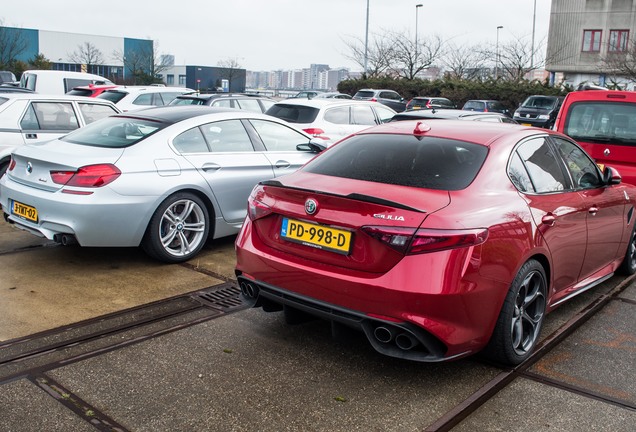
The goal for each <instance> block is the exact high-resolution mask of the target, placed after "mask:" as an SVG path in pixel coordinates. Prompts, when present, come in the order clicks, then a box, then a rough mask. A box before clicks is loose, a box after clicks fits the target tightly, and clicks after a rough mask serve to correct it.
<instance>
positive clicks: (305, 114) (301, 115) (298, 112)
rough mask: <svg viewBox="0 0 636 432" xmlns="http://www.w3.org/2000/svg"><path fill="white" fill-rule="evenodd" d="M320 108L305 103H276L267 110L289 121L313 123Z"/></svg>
mask: <svg viewBox="0 0 636 432" xmlns="http://www.w3.org/2000/svg"><path fill="white" fill-rule="evenodd" d="M319 111H320V110H319V109H318V108H313V107H310V106H304V105H291V104H290V105H287V104H276V105H273V106H272V107H271V108H270V109H268V110H267V112H266V113H265V114H269V115H271V116H274V117H278V118H279V119H282V120H285V121H287V122H289V123H311V122H313V121H314V120H316V117H317V116H318V112H319Z"/></svg>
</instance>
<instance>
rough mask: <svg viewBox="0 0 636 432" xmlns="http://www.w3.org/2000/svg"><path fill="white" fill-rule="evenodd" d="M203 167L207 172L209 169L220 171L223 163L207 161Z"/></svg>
mask: <svg viewBox="0 0 636 432" xmlns="http://www.w3.org/2000/svg"><path fill="white" fill-rule="evenodd" d="M201 169H202V170H203V171H205V172H208V171H218V170H220V169H221V165H219V164H215V163H206V164H203V166H202V167H201Z"/></svg>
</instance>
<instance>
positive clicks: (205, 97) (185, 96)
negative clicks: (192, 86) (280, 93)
mask: <svg viewBox="0 0 636 432" xmlns="http://www.w3.org/2000/svg"><path fill="white" fill-rule="evenodd" d="M230 97H244V98H255V99H256V98H263V99H269V97H267V96H264V95H258V94H253V93H203V94H201V93H196V94H182V95H179V96H177V97H176V99H199V100H208V99H217V98H218V99H222V98H230Z"/></svg>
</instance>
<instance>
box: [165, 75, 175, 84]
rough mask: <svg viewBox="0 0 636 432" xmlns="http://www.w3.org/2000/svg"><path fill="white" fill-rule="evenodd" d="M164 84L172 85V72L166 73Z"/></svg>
mask: <svg viewBox="0 0 636 432" xmlns="http://www.w3.org/2000/svg"><path fill="white" fill-rule="evenodd" d="M166 84H168V85H174V75H172V74H168V75H166Z"/></svg>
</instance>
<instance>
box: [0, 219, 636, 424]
mask: <svg viewBox="0 0 636 432" xmlns="http://www.w3.org/2000/svg"><path fill="white" fill-rule="evenodd" d="M233 240H234V238H233V237H230V238H226V239H222V240H220V241H219V240H217V241H214V242H209V243H208V244H207V245H206V246H205V248H204V250H203V251H202V253H201V254H199V255H198V256H197V257H196V258H195V259H193V260H191V261H189V262H187V263H185V264H176V265H165V264H160V263H157V262H155V261H152V260H151V259H149V258H148V257H147V256H146V255H145V254H144V253H143V252H141V251H140V250H136V249H114V248H113V249H82V248H78V247H61V246H57V245H55V244H53V243H50V242H48V241H46V240H41V239H38V238H36V237H33V236H31V235H30V234H27V233H24V232H22V231H19V230H17V229H16V228H14V227H12V226H11V225H9V224H7V223H5V222H0V265H1V266H2V278H0V386H1V388H2V391H1V393H0V407H2V408H0V411H1V415H0V430H3V431H42V430H78V431H81V430H87V431H89V430H95V429H97V430H102V431H106V430H122V431H168V430H171V431H203V430H206V431H207V430H209V431H229V430H236V431H242V430H249V431H257V430H258V431H281V430H289V431H306V430H316V431H322V430H330V431H353V430H364V431H370V430H372V431H385V430H400V431H411V430H413V431H414V430H431V431H433V430H436V431H441V430H454V431H477V430H479V431H486V430H492V431H497V430H510V431H572V430H581V431H586V430H589V431H633V430H634V425H636V380H634V379H633V369H634V354H635V353H636V319H634V316H635V310H636V309H635V308H636V286H635V285H633V283H632V278H630V279H623V278H619V277H614V278H612V279H610V280H609V281H607V282H605V283H604V284H602V285H600V286H598V287H596V288H595V289H592V290H590V291H588V292H585V293H583V294H581V295H580V296H579V297H578V298H576V299H575V300H573V301H571V302H569V303H567V304H565V305H564V306H562V307H561V308H559V309H557V310H556V311H555V312H554V313H552V314H550V315H549V316H548V318H547V320H546V324H545V327H544V329H543V332H542V334H543V341H542V343H541V344H540V345H539V346H538V348H537V352H536V355H534V356H533V357H531V359H530V360H529V361H528V362H526V363H525V364H522V365H521V366H519V367H518V368H516V369H514V370H510V369H505V368H501V367H498V366H497V365H492V364H488V363H486V362H484V361H482V360H481V359H479V358H469V359H463V360H460V361H455V362H450V363H434V364H430V363H414V362H406V361H402V360H398V359H392V358H387V357H384V356H381V355H379V354H377V353H376V352H375V351H374V350H373V349H372V348H371V347H370V346H369V345H368V343H367V341H366V339H365V338H364V337H362V335H357V334H353V335H351V336H350V337H349V338H346V339H342V340H333V339H332V337H331V330H330V327H329V324H328V323H325V322H322V321H312V322H309V323H305V324H301V325H295V326H290V325H287V324H285V322H284V319H283V316H282V314H281V313H271V314H266V313H264V312H263V311H262V310H260V309H259V310H254V309H246V308H245V306H244V305H242V304H241V303H240V301H239V300H238V296H237V295H238V290H237V288H236V285H235V282H234V273H233V267H234V248H233Z"/></svg>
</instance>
